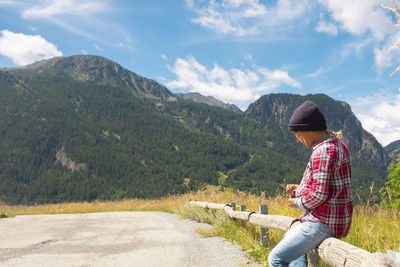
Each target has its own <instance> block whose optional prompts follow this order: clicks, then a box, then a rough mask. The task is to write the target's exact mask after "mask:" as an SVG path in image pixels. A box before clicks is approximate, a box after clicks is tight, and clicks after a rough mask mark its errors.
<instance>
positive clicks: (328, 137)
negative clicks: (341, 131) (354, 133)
mask: <svg viewBox="0 0 400 267" xmlns="http://www.w3.org/2000/svg"><path fill="white" fill-rule="evenodd" d="M336 138H337V136H336V135H329V136H327V137H325V138H323V139H322V140H321V141H320V142H319V143H318V144H315V145H313V146H312V149H313V150H314V149H316V148H317V147H318V146H320V145H322V144H323V143H326V142H330V141H332V140H335V139H336Z"/></svg>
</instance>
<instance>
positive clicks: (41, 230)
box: [0, 212, 260, 267]
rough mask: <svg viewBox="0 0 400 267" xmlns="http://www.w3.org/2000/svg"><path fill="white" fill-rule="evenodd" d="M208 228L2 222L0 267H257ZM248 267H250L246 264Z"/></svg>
mask: <svg viewBox="0 0 400 267" xmlns="http://www.w3.org/2000/svg"><path fill="white" fill-rule="evenodd" d="M196 227H207V225H204V224H198V223H196V222H193V221H190V220H184V219H181V218H180V217H179V216H178V215H174V214H168V213H163V212H106V213H89V214H60V215H24V216H17V217H15V218H5V219H0V266H30V267H31V266H32V267H34V266H140V267H142V266H144V267H145V266H157V267H160V266H173V267H180V266H183V267H185V266H196V267H197V266H199V267H201V266H204V267H212V266H216V267H217V266H218V267H220V266H224V267H227V266H260V265H258V264H255V263H251V262H250V261H249V259H248V258H247V257H246V254H245V253H244V252H242V251H241V249H240V247H239V246H237V245H233V244H232V243H230V242H228V241H224V240H223V239H222V238H220V237H212V238H204V237H200V236H199V235H198V234H197V233H196V232H195V230H194V229H195V228H196ZM249 262H250V263H249Z"/></svg>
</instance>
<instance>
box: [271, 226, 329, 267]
mask: <svg viewBox="0 0 400 267" xmlns="http://www.w3.org/2000/svg"><path fill="white" fill-rule="evenodd" d="M333 236H334V235H333V233H332V231H331V230H330V229H329V228H328V226H326V225H325V224H323V223H320V222H309V221H306V222H303V223H301V224H300V225H297V226H295V227H293V228H291V229H289V231H287V232H286V234H285V237H284V238H283V240H282V241H281V242H279V243H278V245H276V246H275V247H274V249H273V250H272V251H271V252H270V254H269V256H268V262H269V266H270V267H278V266H290V267H295V266H296V267H300V266H307V258H306V253H308V252H310V251H311V250H313V249H314V248H316V247H317V246H318V245H319V244H321V242H322V241H324V240H325V239H326V238H328V237H333Z"/></svg>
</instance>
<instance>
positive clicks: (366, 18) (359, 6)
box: [318, 0, 393, 41]
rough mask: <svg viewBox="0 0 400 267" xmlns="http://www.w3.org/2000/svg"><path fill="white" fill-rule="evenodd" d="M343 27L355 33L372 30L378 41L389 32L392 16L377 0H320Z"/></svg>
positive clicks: (360, 33) (361, 33) (359, 33)
mask: <svg viewBox="0 0 400 267" xmlns="http://www.w3.org/2000/svg"><path fill="white" fill-rule="evenodd" d="M318 1H319V3H320V4H321V5H322V6H324V7H325V8H326V9H327V10H328V12H329V13H330V14H331V16H332V19H334V20H335V21H337V22H338V23H339V24H340V26H341V28H342V29H343V30H345V31H347V32H349V33H351V34H354V35H363V34H365V33H366V32H367V31H370V32H371V33H372V35H373V36H374V38H376V39H377V40H378V41H379V40H383V38H384V37H385V35H387V34H389V33H390V31H391V28H392V26H393V22H392V20H391V18H390V17H389V16H388V15H387V14H386V12H385V10H384V9H383V8H382V7H381V6H380V4H381V2H379V1H376V0H352V1H348V0H318Z"/></svg>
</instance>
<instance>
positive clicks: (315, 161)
mask: <svg viewBox="0 0 400 267" xmlns="http://www.w3.org/2000/svg"><path fill="white" fill-rule="evenodd" d="M350 178H351V166H350V154H349V151H348V149H347V147H346V146H345V145H344V144H343V143H342V142H341V141H340V140H339V139H338V138H337V137H336V136H330V137H327V138H325V139H324V140H322V141H321V142H320V143H318V144H317V145H315V146H314V147H313V152H312V154H311V157H310V160H309V162H308V164H307V167H306V170H305V172H304V175H303V179H302V180H301V183H300V185H299V188H298V189H297V190H296V197H297V202H296V204H297V206H299V207H300V208H303V209H305V210H306V212H305V213H304V215H302V216H301V217H300V221H301V222H304V221H314V222H322V223H324V224H326V225H327V226H328V227H329V229H331V230H332V232H333V234H334V235H335V236H336V237H344V236H346V235H347V234H348V232H349V230H350V226H351V219H352V214H353V202H352V196H351V188H350V180H351V179H350Z"/></svg>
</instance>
